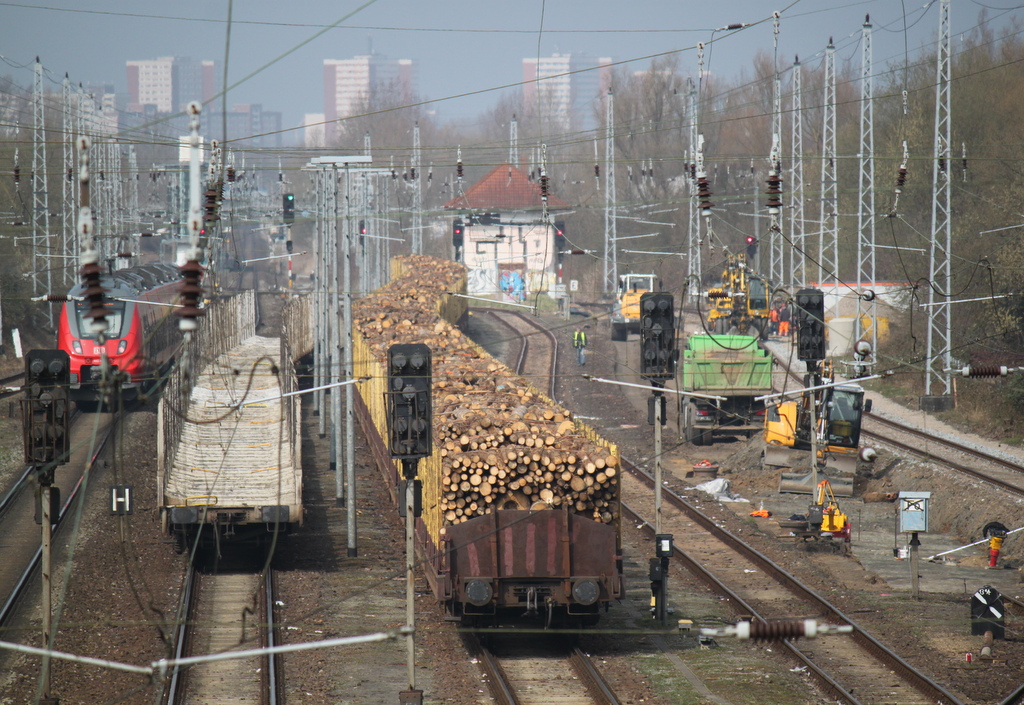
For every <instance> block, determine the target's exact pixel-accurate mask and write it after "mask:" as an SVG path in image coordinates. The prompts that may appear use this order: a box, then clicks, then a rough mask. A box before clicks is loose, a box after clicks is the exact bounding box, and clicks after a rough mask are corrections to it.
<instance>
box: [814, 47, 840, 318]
mask: <svg viewBox="0 0 1024 705" xmlns="http://www.w3.org/2000/svg"><path fill="white" fill-rule="evenodd" d="M822 104H823V106H824V110H823V113H824V116H823V120H822V150H821V209H820V215H819V218H818V220H819V230H818V286H819V287H820V288H821V289H822V290H823V291H825V293H826V294H831V300H832V302H833V305H835V306H836V307H837V309H838V306H839V300H838V298H837V295H838V293H839V252H838V250H839V218H838V212H837V208H838V200H837V198H838V190H837V189H838V185H837V183H836V47H835V45H834V44H833V43H832V38H831V37H829V40H828V47H827V48H826V49H825V99H824V100H823V101H822ZM826 282H828V283H827V284H826ZM836 313H837V311H833V315H836Z"/></svg>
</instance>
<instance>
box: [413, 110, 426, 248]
mask: <svg viewBox="0 0 1024 705" xmlns="http://www.w3.org/2000/svg"><path fill="white" fill-rule="evenodd" d="M410 178H411V179H412V253H413V254H414V255H419V254H423V189H422V185H423V184H422V180H421V179H420V124H419V123H418V122H417V123H416V125H415V127H413V130H412V171H411V173H410Z"/></svg>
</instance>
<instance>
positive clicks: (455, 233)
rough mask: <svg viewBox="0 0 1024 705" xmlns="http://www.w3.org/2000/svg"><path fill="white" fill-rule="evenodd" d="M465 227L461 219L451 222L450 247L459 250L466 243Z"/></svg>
mask: <svg viewBox="0 0 1024 705" xmlns="http://www.w3.org/2000/svg"><path fill="white" fill-rule="evenodd" d="M465 227H466V226H465V225H463V223H462V219H461V218H456V219H455V220H454V221H452V247H454V248H455V249H456V250H457V249H459V248H461V247H462V246H463V245H464V244H465V242H466V239H465Z"/></svg>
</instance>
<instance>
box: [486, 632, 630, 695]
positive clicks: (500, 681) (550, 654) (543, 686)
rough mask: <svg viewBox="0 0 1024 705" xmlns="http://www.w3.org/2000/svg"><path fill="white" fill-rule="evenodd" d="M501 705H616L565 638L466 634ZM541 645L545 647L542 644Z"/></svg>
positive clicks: (589, 665) (596, 673) (603, 683)
mask: <svg viewBox="0 0 1024 705" xmlns="http://www.w3.org/2000/svg"><path fill="white" fill-rule="evenodd" d="M466 641H467V642H468V643H467V648H469V650H470V651H471V653H474V654H476V656H477V657H478V659H479V661H480V664H481V666H482V667H483V670H484V673H485V674H486V676H487V687H488V689H489V690H490V693H491V696H492V697H493V698H494V701H495V702H496V703H498V705H548V704H549V703H559V704H560V705H618V703H619V702H620V700H619V699H618V697H617V696H616V695H615V693H614V692H613V691H612V689H611V686H609V685H608V683H607V681H605V679H604V677H603V676H602V675H601V673H600V671H599V670H598V668H597V666H596V665H595V664H594V662H593V661H592V660H591V658H590V657H589V656H588V655H587V654H586V653H585V652H584V651H583V650H582V649H580V648H579V647H578V646H575V645H572V644H570V643H569V642H568V641H566V640H564V639H544V640H538V639H537V635H536V634H524V635H518V636H491V637H488V638H487V639H480V638H478V637H477V636H476V635H467V637H466ZM538 641H540V642H541V643H538Z"/></svg>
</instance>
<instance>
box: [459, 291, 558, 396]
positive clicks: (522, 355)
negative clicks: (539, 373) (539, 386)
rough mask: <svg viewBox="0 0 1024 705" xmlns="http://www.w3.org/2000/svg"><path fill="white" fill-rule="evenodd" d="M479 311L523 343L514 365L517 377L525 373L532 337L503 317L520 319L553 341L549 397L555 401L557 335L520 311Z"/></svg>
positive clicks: (489, 309)
mask: <svg viewBox="0 0 1024 705" xmlns="http://www.w3.org/2000/svg"><path fill="white" fill-rule="evenodd" d="M478 310H482V311H486V312H487V313H489V314H490V315H491V316H493V317H494V319H495V320H497V321H498V322H499V323H501V324H502V325H503V326H505V327H506V328H508V329H509V330H511V331H512V332H513V333H515V334H516V335H517V336H518V337H519V338H520V339H521V340H522V341H523V344H522V347H521V349H520V351H519V357H518V359H517V360H516V364H515V365H513V369H514V370H515V373H516V374H517V375H522V373H523V366H524V365H525V364H526V357H527V355H528V352H529V348H530V336H529V335H526V334H524V333H522V332H520V331H518V330H517V329H516V328H515V327H514V326H513V325H511V324H510V323H509V322H508V321H503V320H502V317H503V316H512V317H513V318H518V319H520V320H521V321H523V322H525V323H527V324H528V325H530V326H531V327H532V328H534V329H536V330H537V332H538V333H541V334H542V335H544V336H546V337H547V338H548V340H550V341H551V366H550V368H549V369H550V373H549V374H548V389H547V395H548V398H549V399H551V400H554V399H555V386H556V382H557V374H556V372H557V368H558V338H557V337H556V336H555V334H554V333H552V332H551V331H550V330H548V329H547V328H545V327H544V326H542V325H541V324H540V323H538V322H537V321H534V320H533V318H532V317H531V316H529V315H527V314H524V313H520V312H518V311H506V310H503V309H491V308H487V309H478Z"/></svg>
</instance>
